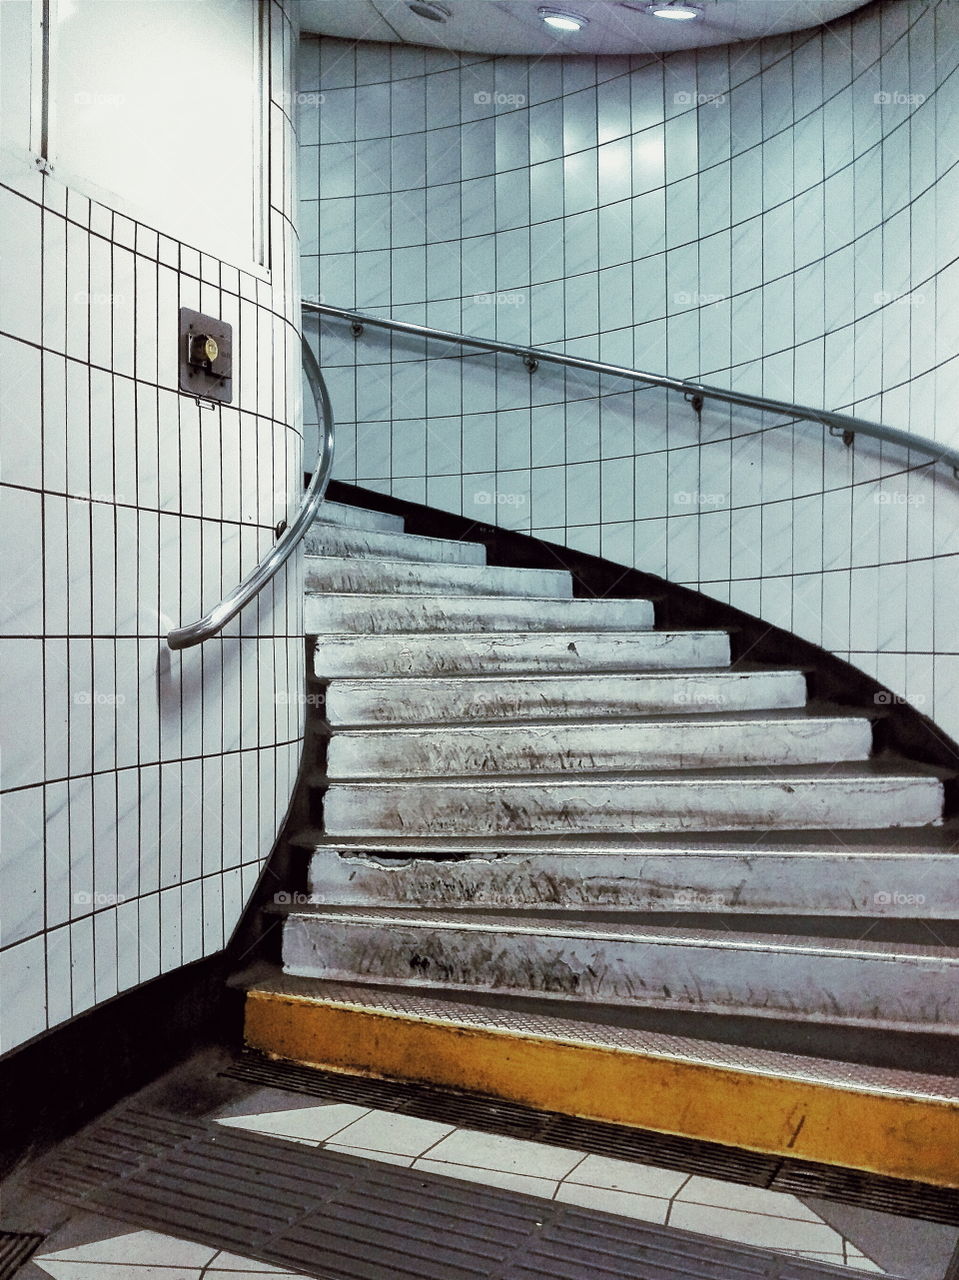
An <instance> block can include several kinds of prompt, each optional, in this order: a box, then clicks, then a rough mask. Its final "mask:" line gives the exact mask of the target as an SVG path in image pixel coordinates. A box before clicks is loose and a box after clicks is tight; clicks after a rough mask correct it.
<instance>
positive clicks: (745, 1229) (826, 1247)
mask: <svg viewBox="0 0 959 1280" xmlns="http://www.w3.org/2000/svg"><path fill="white" fill-rule="evenodd" d="M669 1225H670V1226H671V1227H681V1228H682V1229H683V1230H684V1231H698V1232H700V1233H701V1234H703V1235H708V1236H721V1237H722V1238H723V1239H724V1240H739V1241H741V1242H742V1243H743V1244H755V1245H759V1246H761V1247H763V1248H766V1249H811V1250H814V1251H821V1252H823V1253H840V1252H842V1237H841V1236H840V1235H839V1233H838V1232H836V1231H833V1229H832V1227H827V1226H826V1224H825V1223H824V1222H819V1223H815V1222H797V1221H795V1220H790V1219H787V1218H773V1217H771V1216H769V1215H768V1214H761V1213H744V1212H743V1211H742V1210H740V1209H720V1208H717V1207H716V1206H715V1205H701V1204H685V1203H682V1202H681V1201H679V1200H674V1201H673V1208H672V1212H671V1213H670V1215H669Z"/></svg>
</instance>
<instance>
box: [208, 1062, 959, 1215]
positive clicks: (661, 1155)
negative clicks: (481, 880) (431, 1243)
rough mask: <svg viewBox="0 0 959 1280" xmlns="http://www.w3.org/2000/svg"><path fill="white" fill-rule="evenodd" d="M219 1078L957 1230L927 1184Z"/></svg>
mask: <svg viewBox="0 0 959 1280" xmlns="http://www.w3.org/2000/svg"><path fill="white" fill-rule="evenodd" d="M222 1074H223V1075H225V1076H229V1077H231V1078H233V1079H237V1080H245V1081H247V1082H249V1083H251V1084H259V1085H262V1086H264V1087H269V1088H274V1089H285V1090H287V1091H289V1092H292V1093H303V1094H307V1095H309V1096H312V1097H318V1098H329V1099H331V1100H334V1101H337V1102H354V1103H357V1104H359V1105H362V1106H367V1107H377V1108H379V1109H380V1110H382V1111H393V1112H397V1113H401V1114H407V1115H416V1116H420V1117H422V1118H423V1119H425V1120H440V1121H445V1122H446V1123H448V1124H455V1125H458V1126H461V1127H462V1128H465V1129H478V1130H481V1131H483V1132H487V1133H500V1134H504V1135H505V1136H507V1137H511V1138H526V1139H529V1140H531V1141H535V1142H543V1143H546V1144H548V1145H550V1146H557V1147H573V1148H575V1149H576V1150H577V1151H586V1152H589V1153H590V1154H593V1155H602V1156H613V1157H615V1158H617V1159H619V1160H635V1161H637V1162H639V1163H642V1164H653V1165H658V1166H659V1167H661V1168H665V1169H677V1170H679V1171H680V1172H683V1173H696V1174H702V1175H704V1176H705V1177H711V1178H720V1179H722V1180H724V1181H726V1182H739V1183H744V1184H745V1185H747V1186H753V1187H766V1188H768V1189H769V1190H773V1191H784V1192H788V1193H790V1194H792V1195H805V1196H816V1197H818V1198H819V1199H821V1200H835V1201H837V1202H839V1203H841V1204H854V1205H858V1206H859V1207H860V1208H864V1209H873V1210H878V1211H880V1212H883V1213H893V1214H898V1215H899V1216H900V1217H906V1218H922V1219H924V1220H926V1221H928V1222H938V1223H941V1224H944V1225H946V1226H959V1191H953V1190H950V1189H948V1188H945V1187H935V1186H931V1185H929V1184H927V1183H921V1182H907V1181H904V1180H902V1179H898V1178H888V1177H882V1176H880V1175H878V1174H869V1173H863V1172H860V1171H858V1170H856V1169H844V1168H837V1167H835V1166H833V1165H823V1164H814V1163H812V1162H810V1161H804V1160H792V1159H788V1158H787V1159H784V1158H782V1157H780V1156H773V1155H764V1154H762V1153H761V1152H755V1151H743V1150H740V1149H739V1148H736V1147H724V1146H722V1145H720V1144H719V1143H715V1142H705V1141H701V1140H699V1139H696V1138H683V1137H676V1136H674V1135H671V1134H663V1133H655V1132H652V1131H650V1130H647V1129H633V1128H631V1127H629V1126H628V1125H617V1124H606V1123H603V1122H601V1121H595V1120H581V1119H578V1118H577V1117H575V1116H567V1115H563V1114H561V1113H558V1112H552V1111H538V1110H537V1109H536V1108H534V1107H527V1106H523V1105H522V1104H520V1103H513V1102H505V1101H503V1102H500V1101H497V1100H494V1099H490V1098H488V1097H486V1096H484V1095H483V1094H479V1093H468V1092H460V1091H458V1090H454V1089H445V1088H441V1087H440V1086H434V1085H420V1084H407V1083H403V1082H399V1081H397V1082H394V1081H389V1080H372V1079H367V1078H365V1077H363V1076H347V1075H340V1074H339V1073H337V1072H334V1071H322V1070H320V1069H319V1068H313V1067H301V1066H297V1065H296V1064H295V1063H285V1062H275V1061H273V1060H272V1059H270V1058H267V1057H265V1056H263V1055H262V1054H258V1053H254V1052H251V1051H249V1050H247V1051H245V1052H244V1053H243V1054H242V1055H241V1056H240V1057H239V1058H238V1059H237V1060H236V1062H234V1063H233V1065H232V1066H230V1067H229V1068H228V1069H227V1070H226V1071H224V1072H223V1073H222Z"/></svg>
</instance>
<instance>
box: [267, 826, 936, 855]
mask: <svg viewBox="0 0 959 1280" xmlns="http://www.w3.org/2000/svg"><path fill="white" fill-rule="evenodd" d="M921 831H922V840H921V841H917V840H916V831H915V829H910V828H907V827H883V828H881V829H879V830H877V831H868V830H859V831H855V830H854V831H844V832H843V833H842V835H841V836H840V835H837V834H835V833H833V832H830V831H825V832H814V831H803V830H789V829H783V830H778V831H777V830H772V831H762V832H757V839H756V841H755V842H754V843H748V842H747V839H746V838H744V835H743V833H742V832H736V831H732V832H726V833H724V832H709V833H708V834H704V835H703V836H701V837H699V838H696V837H695V836H690V835H689V834H687V833H672V834H670V833H665V834H662V835H657V836H656V837H655V838H652V837H650V838H648V839H646V840H644V839H643V838H642V837H641V836H636V837H635V838H633V839H631V840H630V841H629V842H628V843H627V842H626V841H625V840H624V839H623V838H622V837H621V836H592V837H590V836H576V835H553V836H543V835H531V836H516V837H514V838H512V839H510V838H508V837H497V836H493V837H491V836H481V835H480V836H472V837H463V836H455V837H454V836H441V837H438V838H437V839H436V840H435V841H430V840H429V839H428V838H426V837H423V836H415V835H411V836H402V835H397V836H384V837H383V838H382V839H371V838H370V837H369V836H328V835H326V834H324V832H323V831H321V830H319V829H318V828H316V829H313V828H304V829H303V830H301V831H299V832H298V833H296V834H295V835H294V836H293V837H292V843H294V844H296V845H297V846H298V847H300V848H311V849H343V850H345V851H349V853H350V854H351V855H359V854H363V853H394V854H396V855H397V856H398V857H402V858H410V857H415V856H416V853H417V851H418V850H419V849H420V848H422V850H423V854H424V856H426V857H429V858H430V859H435V858H436V857H437V856H438V855H442V854H444V853H445V854H452V855H457V856H464V857H479V858H483V857H491V856H502V857H510V856H515V855H518V854H524V855H531V856H535V855H536V854H555V853H563V854H567V855H569V856H575V855H576V854H580V853H586V854H623V853H628V854H632V855H634V856H636V857H644V856H646V855H653V854H664V855H666V854H668V855H674V854H676V853H677V852H688V853H696V854H715V855H716V856H717V857H720V856H721V857H762V855H763V854H772V855H777V854H796V855H799V854H804V855H806V856H810V857H819V856H821V857H837V856H839V857H849V858H871V857H875V856H877V855H879V856H883V857H901V858H910V857H915V856H917V855H927V856H930V857H932V856H940V855H942V854H949V855H952V854H957V855H959V832H957V831H956V829H955V828H954V827H951V826H944V827H928V828H921ZM747 834H748V833H747ZM856 846H861V847H856ZM903 846H906V847H903Z"/></svg>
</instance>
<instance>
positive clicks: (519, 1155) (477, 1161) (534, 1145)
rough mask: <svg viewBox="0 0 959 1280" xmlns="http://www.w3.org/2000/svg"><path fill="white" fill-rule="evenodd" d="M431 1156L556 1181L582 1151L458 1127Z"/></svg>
mask: <svg viewBox="0 0 959 1280" xmlns="http://www.w3.org/2000/svg"><path fill="white" fill-rule="evenodd" d="M430 1159H432V1160H446V1161H449V1162H450V1163H451V1164H468V1165H472V1166H473V1167H474V1168H477V1169H499V1170H500V1171H501V1172H503V1173H528V1174H531V1175H532V1176H533V1177H536V1178H549V1179H552V1180H553V1181H556V1180H557V1179H559V1178H564V1177H565V1176H566V1175H567V1174H568V1173H570V1172H571V1171H572V1170H573V1169H575V1168H576V1166H577V1165H578V1164H580V1163H581V1162H582V1160H583V1153H582V1152H581V1151H570V1150H568V1149H567V1148H565V1147H548V1146H546V1145H545V1144H543V1143H541V1142H524V1141H523V1140H522V1139H521V1138H504V1137H502V1136H501V1135H499V1134H496V1133H478V1132H477V1131H476V1130H474V1129H457V1130H456V1132H455V1133H452V1134H450V1136H449V1137H448V1138H444V1140H443V1141H442V1142H441V1143H439V1145H438V1146H437V1147H436V1148H435V1149H434V1150H433V1151H431V1152H430Z"/></svg>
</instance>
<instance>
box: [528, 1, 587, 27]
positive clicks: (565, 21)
mask: <svg viewBox="0 0 959 1280" xmlns="http://www.w3.org/2000/svg"><path fill="white" fill-rule="evenodd" d="M539 16H540V17H541V18H542V19H543V21H544V22H545V23H546V25H547V26H548V27H549V28H550V29H551V30H552V31H582V29H583V27H586V26H588V25H589V19H588V18H584V17H582V15H581V14H578V13H570V12H568V10H566V9H550V8H547V7H544V8H541V9H540V11H539Z"/></svg>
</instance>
